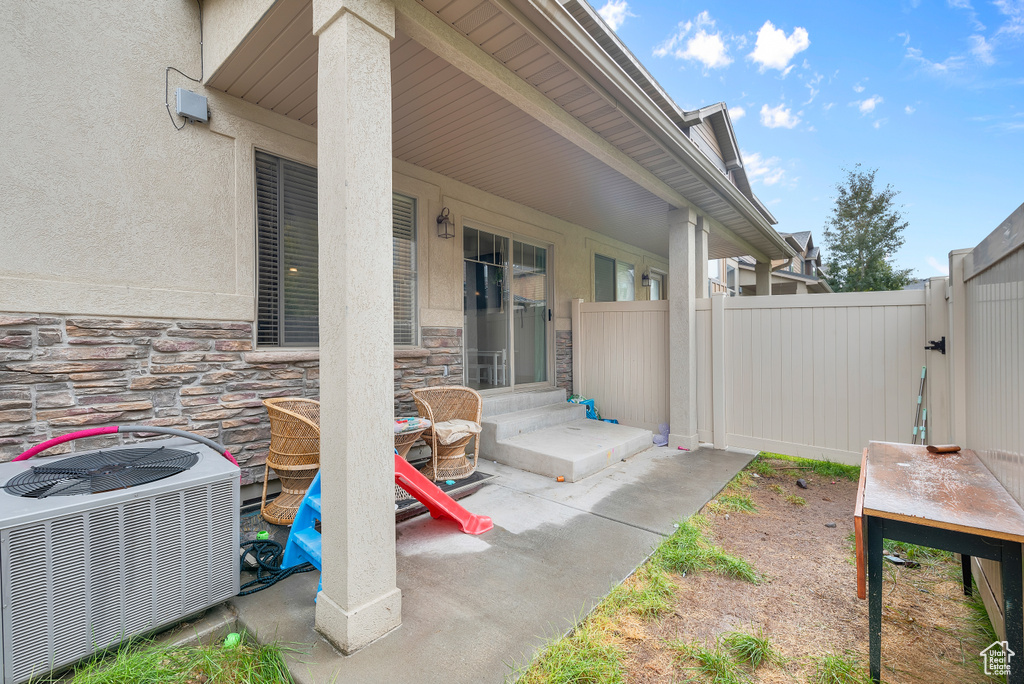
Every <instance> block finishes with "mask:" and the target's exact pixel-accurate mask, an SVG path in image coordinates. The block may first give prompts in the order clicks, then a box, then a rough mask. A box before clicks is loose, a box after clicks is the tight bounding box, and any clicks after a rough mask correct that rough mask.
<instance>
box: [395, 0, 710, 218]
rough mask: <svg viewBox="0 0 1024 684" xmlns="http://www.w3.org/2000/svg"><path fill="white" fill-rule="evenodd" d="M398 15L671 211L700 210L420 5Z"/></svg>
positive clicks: (399, 22) (430, 44) (405, 26)
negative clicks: (671, 209)
mask: <svg viewBox="0 0 1024 684" xmlns="http://www.w3.org/2000/svg"><path fill="white" fill-rule="evenodd" d="M395 9H396V10H397V16H396V26H397V28H398V29H400V30H401V31H402V32H403V33H405V34H406V35H408V36H409V37H410V38H412V39H413V40H415V41H416V42H417V43H419V44H420V45H422V46H423V47H425V48H427V49H428V50H430V51H431V52H433V53H434V54H436V55H438V56H439V57H441V58H442V59H444V60H445V61H447V62H448V63H450V64H451V65H452V66H454V67H456V68H457V69H459V70H460V71H462V72H463V73H465V74H466V75H467V76H469V77H470V78H472V79H474V80H475V81H477V82H479V83H480V84H481V85H483V86H484V87H486V88H488V89H490V90H492V91H493V92H495V93H497V94H498V95H500V96H501V97H503V98H505V99H506V100H508V101H509V102H511V103H512V104H513V105H515V106H516V107H518V108H519V109H521V110H523V111H524V112H526V113H527V114H529V115H530V116H532V117H534V118H535V119H537V120H538V121H540V122H541V123H543V124H544V125H546V126H547V127H548V128H550V129H551V130H553V131H555V132H556V133H558V134H559V135H561V136H563V137H564V138H566V139H567V140H569V141H571V142H573V143H574V144H575V145H577V146H579V147H580V148H581V149H583V150H585V151H586V152H588V153H590V154H591V155H593V156H594V157H595V158H597V159H599V160H601V161H602V162H603V163H605V164H607V165H608V166H610V167H611V168H613V169H615V170H616V171H618V172H619V173H621V174H622V175H624V176H626V177H627V178H629V179H630V180H632V181H633V182H634V183H636V184H637V185H639V186H641V187H642V188H644V189H645V190H647V191H649V192H651V193H652V194H654V195H655V196H657V197H658V198H660V199H662V200H664V201H665V202H667V203H668V204H670V205H671V206H673V207H676V208H680V209H682V208H690V209H694V210H697V207H695V206H694V205H693V203H692V202H691V201H690V200H689V199H687V198H686V197H684V196H683V195H682V194H681V193H680V192H678V191H677V190H675V189H674V188H672V187H671V186H669V185H668V184H667V183H665V182H664V181H663V180H661V179H660V178H658V177H657V176H655V175H654V174H653V173H651V172H650V171H648V170H647V169H645V168H644V167H642V166H641V165H640V164H638V163H637V162H636V161H635V160H634V159H632V158H631V157H629V155H627V154H626V153H625V152H623V151H622V150H620V149H619V148H617V147H615V146H614V145H612V144H611V143H610V142H608V141H607V140H605V139H604V138H602V137H601V136H600V135H598V134H597V133H595V132H594V131H593V130H591V129H590V128H589V127H587V126H586V125H585V124H584V123H582V122H581V121H579V120H578V119H576V117H574V116H572V115H571V114H569V113H568V112H567V111H565V110H564V109H562V108H561V107H560V106H558V105H557V104H555V103H554V102H553V101H552V100H550V99H549V98H548V97H547V96H546V95H544V94H543V93H541V92H540V91H539V90H537V89H536V88H534V87H533V86H531V85H529V84H528V83H526V82H525V81H523V80H522V79H521V78H520V77H519V76H517V75H516V74H515V73H513V72H512V71H511V70H509V69H508V68H507V67H505V66H504V65H503V64H500V63H499V62H498V61H497V60H495V59H494V58H493V57H492V56H491V55H489V54H487V53H486V52H484V51H483V50H482V49H480V47H479V46H477V45H476V44H474V43H473V42H472V41H471V40H469V39H468V38H466V36H464V35H462V34H461V33H459V32H458V31H457V30H455V29H454V28H453V27H452V26H451V25H449V24H448V23H447V22H445V21H444V20H443V19H441V18H440V17H438V16H437V15H435V14H434V13H433V12H431V11H430V10H428V9H427V8H425V7H423V5H421V4H420V3H419V2H417V0H395ZM612 102H614V100H613V101H612Z"/></svg>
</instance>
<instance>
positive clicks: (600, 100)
mask: <svg viewBox="0 0 1024 684" xmlns="http://www.w3.org/2000/svg"><path fill="white" fill-rule="evenodd" d="M422 4H423V5H425V6H426V7H428V8H429V9H431V10H432V11H433V12H435V13H436V14H437V15H438V16H440V17H441V18H442V19H444V20H445V21H447V22H449V23H450V24H451V25H452V26H454V27H455V28H456V29H458V30H459V31H460V32H461V33H463V34H464V35H466V36H468V38H469V39H470V40H471V41H472V42H473V43H475V44H477V45H478V46H480V47H481V48H482V49H484V50H485V51H486V52H488V53H491V54H492V55H493V56H494V57H495V59H498V60H499V61H500V62H501V63H503V64H504V65H505V67H506V68H508V69H511V70H512V71H514V72H515V73H516V74H518V75H519V76H520V77H521V78H523V79H524V80H525V81H526V82H528V83H530V84H531V85H533V86H534V87H536V88H537V89H538V90H539V91H540V92H542V93H544V94H545V95H546V96H547V97H548V98H550V99H551V100H552V101H553V102H555V103H557V104H558V105H560V106H561V107H562V108H563V109H565V111H567V112H568V113H570V114H571V115H572V116H573V117H575V118H576V119H577V120H579V121H580V122H582V123H583V124H585V125H586V126H587V127H589V128H590V129H591V130H593V131H594V132H596V133H597V134H598V135H600V136H601V137H602V138H604V139H605V140H607V141H608V142H609V143H611V144H612V145H614V146H615V147H616V148H618V149H619V150H621V151H622V152H624V153H625V154H626V155H628V156H629V157H630V158H632V159H633V160H634V161H636V162H637V164H639V165H640V166H641V167H643V169H645V170H646V171H648V172H650V173H653V174H654V175H655V176H657V178H658V179H660V181H661V182H663V183H665V184H666V185H667V186H668V188H671V190H669V192H671V191H675V192H678V193H679V194H681V195H682V196H684V197H686V198H687V199H688V200H690V201H692V202H693V203H694V204H696V205H697V206H699V207H700V208H702V209H704V210H705V211H707V212H708V213H709V214H710V215H711V216H713V217H714V218H715V219H716V220H718V221H719V222H721V223H722V224H723V225H724V226H725V227H726V228H727V230H724V231H720V230H713V231H712V233H711V239H710V241H709V243H710V244H709V254H710V257H711V258H719V257H727V256H738V255H741V254H747V253H749V251H750V250H749V249H746V248H745V247H749V246H750V245H755V246H757V248H759V249H761V250H762V251H765V252H766V253H768V254H772V253H774V251H778V250H776V249H774V248H773V246H772V245H771V244H770V242H769V241H768V240H766V239H765V237H764V236H763V235H762V234H761V233H760V232H759V231H758V229H757V228H756V227H754V226H753V225H751V224H750V222H749V221H747V220H746V219H745V218H743V217H742V216H741V214H740V213H739V212H738V211H736V209H735V208H734V207H731V205H730V204H729V203H728V202H726V201H725V200H724V199H723V198H722V196H721V195H720V194H719V193H718V192H717V191H715V190H714V189H712V188H709V187H708V186H707V185H706V183H704V182H702V181H701V180H700V179H699V178H698V176H697V175H695V174H694V173H693V172H692V171H691V170H688V169H687V168H686V167H685V166H684V165H682V164H680V163H679V162H678V160H677V159H675V158H674V157H673V155H671V154H669V153H668V152H667V151H666V150H665V149H664V146H663V145H660V144H659V143H658V142H657V141H656V140H654V139H653V138H652V136H651V135H649V134H648V133H647V132H645V131H644V130H643V129H642V128H641V127H640V126H638V125H637V124H636V122H635V121H633V120H632V119H631V118H630V117H629V116H627V115H626V114H624V113H623V111H622V110H621V109H620V108H619V107H617V106H615V105H614V103H610V102H608V101H607V99H606V96H605V95H604V94H603V93H601V92H598V91H597V90H595V88H594V87H591V86H590V85H588V84H587V83H586V82H584V80H582V78H581V76H580V75H579V74H578V73H576V72H574V71H573V70H572V69H570V68H568V67H567V66H566V65H565V64H563V62H562V61H560V60H559V58H558V57H557V56H556V54H555V53H554V51H553V50H552V49H548V48H547V47H545V46H543V45H541V44H540V43H538V41H537V40H536V39H534V38H533V37H531V36H530V35H528V34H526V33H525V32H524V30H523V29H522V28H521V27H520V26H519V25H517V24H516V23H515V22H514V21H513V19H512V18H511V17H510V16H508V15H507V14H505V13H503V12H502V11H501V10H500V9H499V8H498V6H497V5H496V4H492V3H491V2H489V1H488V0H483V2H481V1H480V0H455V1H454V2H451V3H447V2H446V3H441V2H439V1H436V2H435V1H434V0H426V1H425V2H423V3H422ZM434 4H437V5H438V7H436V8H435V7H433V6H432V5H434ZM391 56H392V60H391V69H392V86H393V91H392V97H393V108H392V121H393V131H394V156H395V157H396V158H398V159H401V160H403V161H406V162H409V163H411V164H415V165H417V166H421V167H423V168H426V169H429V170H432V171H435V172H437V173H440V174H442V175H445V176H448V177H450V178H454V179H456V180H458V181H461V182H463V183H466V184H467V185H471V186H474V187H477V188H480V189H481V190H485V191H487V192H490V193H493V194H495V195H498V196H501V197H504V198H506V199H509V200H512V201H515V202H519V203H521V204H524V205H526V206H529V207H532V208H534V209H537V210H539V211H542V212H545V213H547V214H550V215H552V216H556V217H558V218H561V219H563V220H566V221H569V222H571V223H575V224H579V225H582V226H585V227H587V228H590V229H592V230H594V231H597V232H599V233H602V234H604V235H607V236H609V237H613V238H616V239H619V240H622V241H624V242H627V243H629V244H633V245H635V246H637V247H641V248H643V249H646V250H649V251H651V252H654V253H656V254H660V255H663V256H667V253H668V235H667V212H668V210H669V208H670V204H669V203H668V202H667V201H666V200H665V199H663V198H662V197H659V196H657V195H655V194H654V193H652V192H651V191H650V190H648V189H647V188H645V187H643V186H642V185H640V184H638V183H637V182H636V181H634V180H632V179H630V178H627V177H626V176H625V175H623V174H622V173H620V172H619V171H618V170H616V169H614V168H612V167H611V166H609V165H608V164H606V163H605V162H603V161H601V160H599V159H598V158H596V157H594V156H593V155H591V154H590V153H589V152H587V151H585V150H583V149H582V148H580V147H579V146H578V145H576V144H574V143H573V142H571V141H569V140H568V139H566V138H565V137H563V136H562V135H560V134H559V133H556V132H555V131H554V130H552V129H551V128H549V127H548V126H546V125H545V124H544V123H541V121H539V120H538V119H536V118H534V117H533V116H531V115H530V114H527V113H526V112H524V111H523V110H522V109H520V108H519V107H517V106H516V105H514V104H512V103H511V102H509V101H508V100H506V99H504V98H503V97H501V96H500V95H498V94H496V93H495V92H493V91H492V90H490V89H489V88H487V87H485V86H483V85H482V84H480V83H479V82H477V81H476V80H474V79H473V78H471V77H470V76H468V75H467V74H465V73H463V72H462V71H461V70H459V69H458V68H456V67H454V66H452V65H451V64H450V63H449V62H447V61H445V60H444V59H442V58H440V57H438V56H437V55H436V54H434V53H433V52H431V51H430V50H428V49H427V48H425V47H423V46H422V45H421V44H420V43H418V42H416V41H414V40H412V39H411V38H410V37H408V36H407V35H405V34H403V33H401V32H399V33H398V35H397V36H396V38H395V40H394V41H392V45H391ZM208 85H209V86H210V87H213V88H216V89H218V90H222V91H224V92H226V93H228V94H230V95H233V96H235V97H239V98H241V99H243V100H246V101H249V102H253V103H255V104H258V105H259V106H261V107H265V108H267V109H270V110H272V111H275V112H278V113H280V114H283V115H285V116H287V117H290V118H292V119H296V120H298V121H301V122H303V123H306V124H309V125H313V126H315V125H316V117H317V106H316V105H317V38H316V36H314V35H313V34H312V4H311V2H310V0H278V1H277V2H276V3H275V4H274V5H273V7H272V8H271V9H270V10H269V11H268V12H267V14H266V15H265V16H264V17H263V19H262V20H261V21H260V23H259V25H258V26H257V27H256V28H255V29H254V30H253V31H252V32H251V33H250V34H249V35H248V36H247V37H246V39H245V40H244V41H243V42H242V43H241V44H240V45H239V46H238V48H237V49H236V50H235V51H234V53H233V54H232V55H231V57H229V58H228V59H227V60H226V61H225V62H224V64H223V65H222V67H221V68H220V69H218V70H217V73H215V74H214V75H213V76H212V77H211V78H210V80H209V81H208ZM737 237H738V238H739V239H736V238H737ZM744 243H746V245H744ZM777 256H778V258H783V257H782V254H781V253H780V254H779V255H777Z"/></svg>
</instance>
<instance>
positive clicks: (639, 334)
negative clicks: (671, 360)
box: [572, 300, 668, 432]
mask: <svg viewBox="0 0 1024 684" xmlns="http://www.w3.org/2000/svg"><path fill="white" fill-rule="evenodd" d="M572 364H573V391H575V392H576V393H578V394H582V395H584V396H586V397H594V398H597V399H598V406H597V408H598V409H599V410H600V411H601V415H602V416H604V417H606V418H614V419H616V420H618V421H619V422H620V423H623V424H625V425H633V426H635V427H643V428H647V429H648V430H651V431H653V432H657V431H658V425H659V424H660V423H666V422H668V302H665V301H660V302H659V301H655V302H595V303H583V302H582V301H579V300H577V301H575V302H573V359H572Z"/></svg>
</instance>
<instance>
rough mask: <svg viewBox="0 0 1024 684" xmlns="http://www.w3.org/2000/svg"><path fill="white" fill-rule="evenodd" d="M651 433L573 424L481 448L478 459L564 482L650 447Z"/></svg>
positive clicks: (593, 422) (600, 423)
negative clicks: (562, 478) (559, 479)
mask: <svg viewBox="0 0 1024 684" xmlns="http://www.w3.org/2000/svg"><path fill="white" fill-rule="evenodd" d="M651 437H652V435H651V431H650V430H643V429H640V428H634V427H627V426H625V425H614V424H612V423H605V422H603V421H599V420H587V419H582V420H574V421H572V422H569V423H563V424H561V425H556V426H554V427H549V428H545V429H542V430H534V431H532V432H527V433H523V434H520V435H517V436H515V437H510V438H508V439H503V440H500V441H495V442H494V443H493V444H491V445H489V447H488V445H485V444H482V445H481V453H480V455H481V457H482V458H486V459H490V460H492V461H497V462H498V463H504V464H505V465H509V466H512V467H513V468H519V469H520V470H527V471H529V472H531V473H537V474H539V475H546V476H548V477H559V476H561V477H564V478H565V480H566V481H567V482H576V481H578V480H581V479H583V478H584V477H587V476H588V475H593V474H594V473H596V472H598V471H600V470H602V469H604V468H607V467H608V466H610V465H612V464H614V463H618V462H619V461H621V460H622V459H624V458H627V457H629V456H632V455H633V454H636V453H639V452H641V451H644V450H645V449H647V448H649V447H650V446H651Z"/></svg>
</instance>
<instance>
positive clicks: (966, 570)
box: [960, 553, 971, 596]
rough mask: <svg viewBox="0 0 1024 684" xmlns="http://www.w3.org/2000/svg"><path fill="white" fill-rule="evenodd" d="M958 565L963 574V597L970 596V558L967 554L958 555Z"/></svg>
mask: <svg viewBox="0 0 1024 684" xmlns="http://www.w3.org/2000/svg"><path fill="white" fill-rule="evenodd" d="M960 565H961V567H962V569H963V574H964V596H970V595H971V557H970V556H968V555H967V554H963V553H961V554H960Z"/></svg>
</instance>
